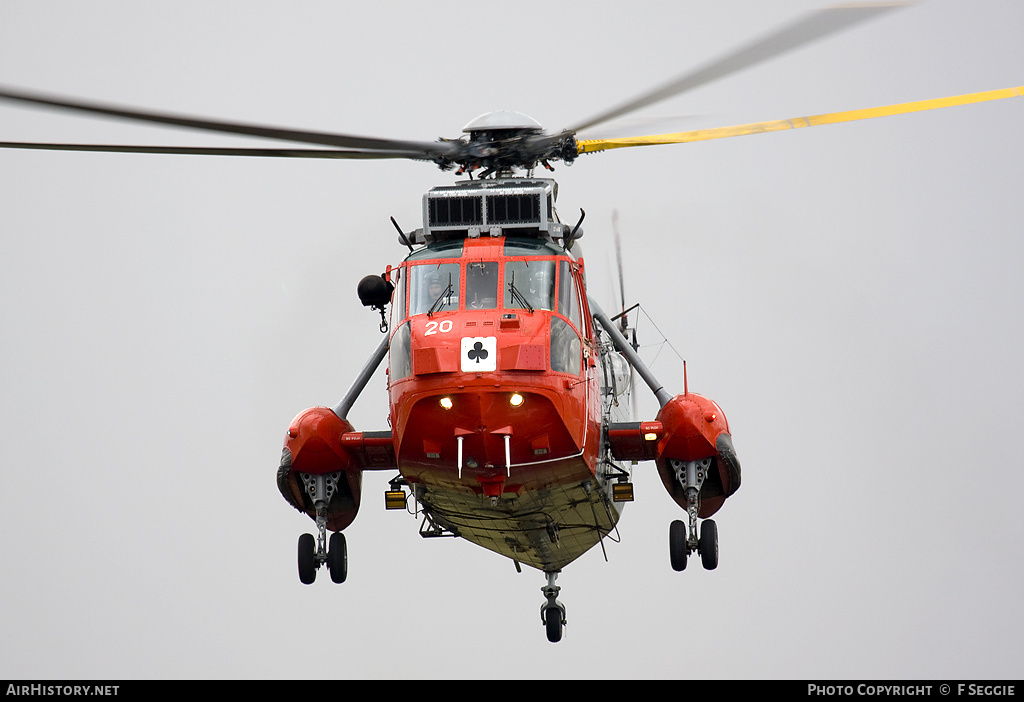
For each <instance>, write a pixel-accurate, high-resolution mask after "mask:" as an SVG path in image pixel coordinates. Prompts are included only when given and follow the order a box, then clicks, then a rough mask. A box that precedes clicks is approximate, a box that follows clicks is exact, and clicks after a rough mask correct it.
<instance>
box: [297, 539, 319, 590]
mask: <svg viewBox="0 0 1024 702" xmlns="http://www.w3.org/2000/svg"><path fill="white" fill-rule="evenodd" d="M317 565H318V564H317V562H316V539H314V538H313V535H312V534H303V535H302V536H300V537H299V580H300V581H302V584H303V585H312V584H313V581H314V580H316V567H317Z"/></svg>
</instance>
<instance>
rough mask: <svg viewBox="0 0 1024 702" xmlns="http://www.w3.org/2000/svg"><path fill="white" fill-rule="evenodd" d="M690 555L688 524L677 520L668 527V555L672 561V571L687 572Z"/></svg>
mask: <svg viewBox="0 0 1024 702" xmlns="http://www.w3.org/2000/svg"><path fill="white" fill-rule="evenodd" d="M688 554H689V548H688V546H687V544H686V524H684V523H683V522H681V521H679V520H678V519H676V520H675V521H673V522H672V523H671V524H670V525H669V527H668V555H669V558H670V559H671V560H672V570H686V556H687V555H688Z"/></svg>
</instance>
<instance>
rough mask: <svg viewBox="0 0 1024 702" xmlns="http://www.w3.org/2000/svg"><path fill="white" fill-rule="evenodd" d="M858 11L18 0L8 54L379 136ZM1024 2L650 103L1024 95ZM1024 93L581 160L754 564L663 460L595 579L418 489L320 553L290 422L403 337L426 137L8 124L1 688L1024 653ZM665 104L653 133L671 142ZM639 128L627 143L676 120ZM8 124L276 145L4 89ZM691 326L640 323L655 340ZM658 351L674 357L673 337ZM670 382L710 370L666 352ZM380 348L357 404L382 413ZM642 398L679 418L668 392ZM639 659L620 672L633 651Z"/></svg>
mask: <svg viewBox="0 0 1024 702" xmlns="http://www.w3.org/2000/svg"><path fill="white" fill-rule="evenodd" d="M824 4H825V3H821V2H811V1H810V0H775V1H773V2H771V3H765V2H755V1H752V0H749V1H739V0H720V1H719V2H715V3H706V2H691V1H689V0H686V1H677V2H672V3H667V2H666V3H648V4H646V5H645V6H642V7H641V8H640V9H637V8H636V7H634V6H627V5H626V4H623V3H611V2H562V3H546V2H530V1H527V2H517V3H514V4H511V5H510V4H508V3H479V2H450V3H443V4H437V3H418V2H415V3H414V2H400V3H388V2H381V3H375V4H367V5H366V6H362V7H358V8H348V9H346V8H343V7H342V4H341V3H334V2H269V1H267V2H264V1H247V2H241V1H238V2H216V3H210V2H197V1H189V0H185V1H181V0H179V1H176V2H163V1H157V2H147V3H135V2H115V1H110V2H97V3H75V2H49V1H47V0H34V1H32V2H27V1H20V0H7V1H5V2H3V3H0V83H3V84H8V85H16V86H21V87H26V88H33V89H38V90H46V91H51V92H56V93H63V94H68V95H76V96H81V97H88V98H93V99H96V100H105V101H111V102H117V103H122V104H127V105H136V106H140V107H149V108H154V109H165V110H167V109H169V110H175V111H180V112H185V113H189V114H196V115H202V116H209V117H214V118H223V119H234V120H243V121H250V122H259V123H266V124H272V125H280V126H290V127H299V128H307V129H320V130H333V131H341V132H346V133H351V134H365V135H368V136H383V137H394V138H402V139H412V140H430V139H433V138H435V137H438V136H447V137H454V136H458V135H459V133H460V130H461V128H462V126H463V125H464V124H465V123H466V122H468V121H469V120H470V119H472V118H473V117H475V116H477V115H478V114H480V113H482V112H486V111H489V110H492V109H515V110H519V111H522V112H524V113H526V114H528V115H530V116H532V117H533V118H535V119H537V120H538V121H539V122H541V123H542V124H543V125H544V126H545V127H546V128H549V129H552V130H554V129H558V128H560V127H563V126H565V125H568V124H571V123H573V122H576V121H579V120H581V119H583V118H586V117H588V116H590V115H592V114H594V113H597V112H599V111H600V110H602V109H604V108H606V107H608V106H611V105H613V104H616V103H618V102H620V101H622V100H625V99H627V98H629V97H631V96H633V95H634V94H636V93H638V92H640V91H642V90H643V89H645V88H647V87H650V86H653V85H656V84H658V83H661V82H663V81H665V80H666V79H668V78H670V77H672V76H673V75H675V74H677V73H679V72H681V71H682V70H685V69H687V68H692V67H695V66H698V65H700V64H701V63H703V62H705V61H707V60H710V59H712V58H715V57H716V56H717V55H719V54H720V53H722V52H724V51H726V50H728V49H730V48H733V47H735V46H737V45H739V44H741V43H743V42H745V41H748V40H750V39H753V38H755V37H758V36H760V35H761V34H763V33H765V32H767V31H769V30H771V29H773V28H775V27H776V26H778V25H781V24H783V23H785V22H787V21H790V20H792V19H795V18H796V17H799V16H800V15H801V14H802V13H804V12H806V11H809V10H811V9H817V8H819V7H822V6H823V5H824ZM1021 26H1024V5H1022V4H1021V3H1020V2H1019V1H1018V0H985V1H982V2H965V1H957V0H931V1H930V2H925V3H922V4H919V5H917V6H915V7H912V8H909V9H905V10H901V11H899V12H895V13H892V14H891V15H890V16H887V17H884V18H882V19H879V20H875V21H872V22H871V23H869V24H865V25H863V26H861V27H858V28H856V29H854V30H851V31H849V32H847V33H844V34H842V35H841V36H839V37H838V38H835V39H832V40H829V41H827V42H824V43H822V44H816V45H813V46H811V47H808V48H806V49H803V50H801V51H799V52H795V53H793V54H791V55H789V56H786V57H783V58H780V59H777V60H774V61H771V62H769V63H766V64H764V65H762V66H758V67H756V68H754V69H752V70H750V71H747V72H744V73H742V74H739V75H737V76H735V77H733V78H731V79H729V80H726V81H722V82H719V83H715V84H712V85H709V86H706V87H703V88H701V89H698V90H695V91H693V92H692V93H690V94H688V95H686V96H683V97H679V98H677V99H673V100H670V101H669V102H667V103H664V104H662V105H658V106H655V107H651V108H648V109H647V110H645V111H643V112H642V113H640V115H639V116H642V117H644V116H649V117H658V118H664V117H666V116H677V115H695V117H690V118H686V119H685V121H683V122H681V123H679V126H677V127H672V128H673V129H680V130H681V129H695V128H699V127H703V126H721V125H728V124H739V123H744V122H751V121H760V120H769V119H778V118H786V117H796V116H802V115H809V114H819V113H825V112H831V111H838V110H847V109H855V108H862V107H873V106H877V105H886V104H890V103H898V102H905V101H910V100H919V99H926V98H933V97H943V96H947V95H956V94H961V93H968V92H976V91H981V90H991V89H995V88H1003V87H1011V86H1017V85H1022V84H1024V54H1022V52H1021V48H1020V39H1019V30H1020V27H1021ZM1022 114H1024V99H1013V100H1005V101H1000V102H995V103H987V104H982V105H975V106H968V107H960V108H952V109H947V110H941V111H935V112H929V113H922V114H917V115H909V116H902V117H893V118H884V119H879V120H873V121H870V122H858V123H851V124H845V125H834V126H827V127H820V128H816V129H804V130H798V131H791V132H783V133H778V134H767V135H758V136H750V137H741V138H737V139H728V140H721V141H717V142H707V143H700V144H690V145H681V146H665V147H656V148H647V149H629V150H622V151H620V152H609V153H605V154H596V155H593V156H588V157H583V158H581V159H580V160H579V161H577V163H576V164H575V165H573V166H572V167H569V168H567V167H564V166H563V167H559V168H558V170H557V172H556V173H555V175H556V176H557V177H558V180H559V183H560V197H559V203H558V204H559V206H560V213H561V215H562V217H563V219H566V220H572V221H575V219H576V217H577V216H578V212H579V209H580V208H583V209H585V210H586V211H587V220H586V223H585V226H584V229H585V235H584V238H583V240H582V246H583V252H584V259H585V262H586V266H587V271H588V278H589V283H590V290H591V293H592V294H595V295H596V297H597V298H598V299H599V300H601V301H602V302H603V303H604V305H605V307H606V308H613V307H614V306H615V304H616V302H615V299H616V298H615V292H614V290H615V284H614V281H613V276H612V275H611V272H612V270H613V260H614V250H613V245H612V235H611V213H612V211H613V210H614V209H617V210H618V213H619V223H620V229H621V231H622V235H623V242H624V258H625V272H626V291H627V296H628V297H629V298H630V300H631V301H639V302H641V303H642V304H643V305H644V308H645V309H646V310H647V311H648V312H649V314H650V315H651V316H652V317H653V318H654V320H655V322H656V323H657V324H658V326H659V327H660V329H661V330H662V331H663V332H665V334H666V336H667V337H668V339H669V340H670V341H671V342H672V343H673V344H674V345H675V347H676V348H678V349H680V351H681V352H682V353H683V355H684V356H685V357H686V359H687V361H688V368H689V383H690V389H691V390H693V391H696V392H700V393H702V394H706V395H708V396H710V397H712V398H713V399H715V400H716V401H717V402H718V403H719V404H720V405H721V406H722V407H723V408H724V410H725V412H726V414H727V416H728V418H729V421H730V425H731V429H732V432H733V434H734V437H735V444H736V448H737V451H738V453H739V456H740V459H741V461H742V463H743V467H744V481H743V487H742V488H741V490H740V491H739V492H738V493H737V494H736V496H735V497H733V498H732V499H731V500H730V501H729V502H728V503H727V504H726V505H725V507H724V508H723V510H722V511H721V512H720V513H719V515H718V516H717V517H716V519H717V521H718V524H719V532H720V539H721V565H720V566H719V568H718V570H717V571H714V572H706V571H703V570H701V569H700V568H699V567H691V568H690V569H688V570H687V571H686V572H684V573H675V572H673V571H672V570H671V568H670V567H669V562H668V548H667V532H668V524H669V522H670V521H671V520H672V519H675V518H679V516H680V515H681V514H682V513H681V512H680V511H679V510H678V509H677V508H676V507H675V505H674V503H673V502H672V501H671V499H670V498H669V497H668V495H667V494H666V493H665V492H664V490H663V488H662V487H661V485H660V481H659V480H658V479H657V476H656V474H655V473H654V469H653V465H640V466H638V467H637V469H636V470H635V480H634V482H635V484H636V493H637V502H636V503H634V504H633V505H631V506H630V507H629V508H627V510H626V513H625V516H624V518H623V521H622V522H621V524H620V535H621V538H622V543H608V544H607V551H608V558H609V562H608V563H605V562H604V559H603V558H602V555H601V551H600V549H596V550H594V551H592V552H591V553H589V554H587V555H586V556H585V557H583V558H582V559H580V560H579V561H578V562H577V563H575V564H573V565H572V566H570V567H569V568H568V569H567V570H566V571H565V572H564V573H563V574H562V576H561V577H560V578H559V581H558V584H559V585H561V586H562V588H563V589H562V593H561V596H560V599H561V600H562V602H564V603H565V605H566V607H567V609H568V627H567V630H566V636H565V639H564V640H563V641H562V643H560V644H558V645H557V646H552V645H551V644H548V643H547V641H546V640H545V637H544V631H543V627H542V626H541V623H540V617H539V608H540V605H541V604H542V602H543V598H542V596H541V593H540V588H541V586H542V585H543V584H544V582H543V576H542V575H541V574H540V573H539V572H535V571H532V570H526V571H524V572H523V573H522V574H516V572H515V569H514V568H513V565H512V563H511V562H509V561H507V560H504V559H502V558H500V557H498V556H496V555H494V554H492V553H490V552H487V551H484V550H482V549H479V548H476V547H474V546H472V545H471V544H468V543H464V542H460V541H458V540H448V539H438V540H431V541H426V540H423V539H421V538H420V537H419V536H418V535H417V533H416V530H417V526H418V522H417V521H416V520H415V519H414V518H413V517H412V516H409V515H404V514H401V513H393V512H385V511H384V510H383V505H382V497H381V492H382V491H383V490H384V489H385V487H386V485H387V482H386V481H387V479H388V478H389V477H391V476H390V475H389V474H385V473H368V474H367V475H366V476H365V478H364V483H363V486H364V503H363V507H362V510H361V514H360V515H359V517H358V518H357V520H356V522H355V523H354V524H353V525H352V527H351V528H350V529H348V530H346V533H347V535H348V541H349V558H350V576H349V581H348V582H347V583H345V584H344V585H342V586H336V585H333V584H332V583H330V582H329V579H328V578H326V577H321V578H320V581H321V582H317V583H316V584H315V585H313V586H309V587H305V586H302V585H300V584H299V582H298V578H297V575H296V568H295V540H296V538H297V536H298V535H299V534H300V533H302V532H303V531H310V530H311V529H312V526H313V525H312V522H310V521H309V520H308V519H307V518H306V517H304V516H302V515H300V514H299V513H297V512H295V511H294V510H293V509H292V508H291V507H289V506H288V505H287V504H286V503H285V502H284V500H282V499H281V497H280V495H279V494H278V493H277V490H276V487H275V485H274V472H275V469H276V465H277V460H278V457H279V455H280V447H281V444H282V440H283V437H284V432H285V429H286V428H287V426H288V423H289V421H290V420H291V418H292V417H293V416H294V415H295V414H297V413H298V412H300V411H301V410H303V409H305V408H306V407H309V406H312V405H317V404H323V405H332V404H334V403H335V402H337V400H338V399H340V397H341V396H342V394H343V393H344V392H345V390H346V389H347V388H348V386H349V384H350V382H351V380H352V378H353V376H354V374H355V372H356V371H357V370H358V369H359V368H360V367H361V366H362V364H363V362H364V360H365V359H366V357H367V356H369V354H370V352H371V351H372V350H373V348H374V346H375V345H376V344H377V343H378V340H379V332H378V331H377V325H378V322H379V319H378V318H375V315H374V313H372V312H370V311H367V310H365V309H363V308H362V307H361V306H360V305H359V302H358V300H357V298H356V295H355V286H356V283H357V282H358V280H359V278H360V277H362V276H363V275H366V274H368V273H378V272H380V271H382V270H383V268H384V267H385V266H386V265H387V264H388V263H395V262H397V261H399V260H400V259H401V258H402V253H403V250H404V249H403V248H402V247H401V246H400V245H399V244H398V243H397V242H396V241H395V239H396V237H395V234H394V230H393V229H392V227H391V224H390V222H389V221H388V217H389V216H392V215H393V216H395V218H396V219H397V220H398V221H399V223H401V224H402V226H403V227H405V228H406V229H411V228H413V227H415V226H417V224H416V221H417V218H418V216H419V208H420V197H421V195H422V194H423V192H425V191H426V190H427V189H428V188H429V187H431V186H433V185H438V184H444V183H448V182H451V181H452V180H453V176H452V175H451V174H446V173H441V172H439V171H438V170H436V169H435V168H433V167H432V166H430V165H428V164H422V163H403V162H379V163H370V162H366V163H364V162H317V161H294V162H292V161H288V160H263V159H225V158H216V157H205V158H188V157H175V156H141V155H121V154H109V155H104V154H81V153H78V154H68V153H41V152H16V151H3V152H2V153H0V203H2V207H0V260H2V261H3V264H4V273H3V275H2V276H0V360H2V363H0V373H2V385H0V387H2V388H3V394H2V400H0V440H2V441H0V445H2V446H3V447H4V455H5V464H6V470H5V475H6V476H7V477H8V480H7V483H6V485H5V487H4V489H3V490H2V491H0V527H2V528H0V563H2V564H3V567H2V568H0V628H2V629H3V632H4V635H3V636H2V637H0V677H8V678H10V677H14V678H44V677H53V678H89V677H97V678H106V677H111V678H133V677H143V678H151V677H160V678H165V677H172V678H177V677H218V678H220V677H239V678H247V677H317V676H319V675H324V676H327V677H342V678H353V677H357V678H358V677H399V676H413V677H480V678H490V677H508V676H510V675H514V676H520V675H522V676H526V677H531V678H533V677H549V678H550V677H570V678H584V677H595V676H596V677H601V676H611V677H695V678H762V677H769V678H771V677H779V678H793V677H811V678H859V677H877V678H939V677H942V678H986V677H994V678H1020V677H1021V674H1022V672H1024V670H1022V664H1021V661H1022V660H1024V634H1022V631H1024V606H1022V605H1021V599H1020V596H1019V595H1020V592H1021V590H1022V586H1024V582H1022V581H1024V578H1022V570H1021V566H1020V564H1019V562H1020V555H1021V553H1022V552H1024V528H1022V527H1024V517H1022V514H1021V510H1020V509H1019V507H1018V504H1017V503H1018V501H1019V499H1020V498H1019V496H1020V494H1021V492H1022V491H1024V478H1022V477H1021V475H1022V474H1021V471H1020V470H1019V466H1020V452H1019V441H1018V440H1017V437H1018V436H1019V432H1020V426H1021V420H1022V419H1024V379H1022V374H1021V372H1020V370H1019V364H1020V359H1021V358H1022V356H1024V323H1022V321H1021V319H1022V313H1024V304H1022V299H1024V297H1022V293H1024V283H1022V282H1021V277H1020V275H1019V270H1020V266H1021V263H1022V262H1024V237H1022V236H1021V233H1022V228H1024V225H1022V224H1021V222H1022V218H1021V214H1020V206H1019V202H1020V193H1019V191H1020V184H1021V182H1024V145H1022V142H1021V139H1020V136H1019V130H1020V125H1021V116H1022ZM662 126H663V124H659V128H658V129H659V131H660V130H661V127H662ZM646 131H647V130H646V129H643V128H641V129H640V131H639V132H637V131H636V130H635V129H632V128H631V129H630V130H628V131H627V134H631V133H645V132H646ZM0 139H2V140H11V141H16V140H20V141H34V140H35V141H94V142H105V141H117V142H124V143H160V144H188V145H234V144H252V143H259V144H261V145H262V144H265V142H254V141H252V140H247V139H235V138H230V137H219V136H216V135H206V134H193V133H191V132H188V131H185V130H174V129H158V128H150V127H141V126H136V125H131V124H120V123H117V122H112V121H101V120H95V119H90V118H78V117H73V116H67V115H60V114H48V113H45V112H40V111H36V110H29V109H22V108H15V107H11V106H6V105H4V106H0ZM659 340H660V337H659V336H658V335H657V333H656V332H655V331H654V330H653V328H651V327H650V326H649V325H647V326H645V324H641V326H640V341H641V343H650V344H653V343H655V342H657V341H659ZM654 353H655V350H654V349H651V350H649V354H650V355H649V356H648V357H653V356H654ZM654 370H655V371H656V372H657V373H658V374H659V375H660V376H661V377H662V378H663V379H664V381H665V383H666V385H667V386H668V387H669V388H670V390H672V391H673V392H681V391H682V372H681V368H680V364H679V363H678V361H677V360H675V358H674V356H672V355H671V353H670V352H669V351H667V350H665V351H662V353H661V354H660V355H658V356H657V360H656V361H655V363H654ZM383 388H384V385H383V379H382V376H378V377H377V378H375V379H374V381H373V382H372V383H371V386H370V388H369V389H368V390H367V393H366V394H365V395H364V397H363V398H362V400H361V401H360V403H359V404H357V406H356V408H355V409H354V411H353V412H352V415H351V418H352V419H353V421H354V423H355V425H356V426H357V428H359V429H367V430H371V429H383V428H386V415H387V403H386V396H385V393H384V390H383ZM641 407H642V408H643V410H644V413H645V416H647V417H653V415H654V412H655V411H656V405H655V403H654V402H653V400H651V399H648V398H647V397H645V398H644V400H643V402H642V403H641ZM609 659H614V661H615V663H616V666H615V667H610V666H609V665H608V663H607V661H608V660H609Z"/></svg>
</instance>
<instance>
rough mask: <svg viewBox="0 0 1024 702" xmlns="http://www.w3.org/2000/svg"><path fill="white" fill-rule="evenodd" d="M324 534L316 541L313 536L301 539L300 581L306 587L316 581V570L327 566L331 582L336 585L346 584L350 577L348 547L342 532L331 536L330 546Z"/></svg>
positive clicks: (305, 536)
mask: <svg viewBox="0 0 1024 702" xmlns="http://www.w3.org/2000/svg"><path fill="white" fill-rule="evenodd" d="M324 536H325V535H324V534H321V535H320V538H319V539H314V538H313V535H312V534H303V535H302V536H300V537H299V580H300V581H302V583H303V584H304V585H311V584H312V583H313V581H314V580H316V569H317V568H319V567H320V566H322V565H323V564H325V563H326V564H327V570H328V571H329V572H330V573H331V580H333V581H334V582H336V583H343V582H345V578H347V577H348V546H347V545H346V543H345V535H344V534H342V533H341V532H340V531H336V532H334V533H333V534H331V539H330V543H329V546H327V545H325V544H326V539H325V538H324Z"/></svg>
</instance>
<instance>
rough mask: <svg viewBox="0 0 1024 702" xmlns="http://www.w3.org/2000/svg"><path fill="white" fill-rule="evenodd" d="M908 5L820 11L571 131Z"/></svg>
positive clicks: (600, 121) (650, 103) (856, 6)
mask: <svg viewBox="0 0 1024 702" xmlns="http://www.w3.org/2000/svg"><path fill="white" fill-rule="evenodd" d="M907 4H908V3H905V2H900V3H884V4H883V3H873V4H868V5H845V6H839V7H832V8H826V9H823V10H818V11H817V12H814V13H812V14H810V15H808V16H807V17H804V18H803V19H801V20H798V21H797V22H795V23H794V24H791V25H788V26H786V27H783V28H782V29H780V30H777V31H775V32H773V33H772V34H769V35H768V36H766V37H764V38H762V39H760V40H758V41H755V42H754V43H752V44H748V45H747V46H745V47H742V48H740V49H738V50H736V51H734V52H732V53H731V54H728V55H726V56H723V57H722V58H720V59H718V60H717V61H713V62H712V63H710V64H708V65H707V66H705V67H703V68H701V69H698V70H696V71H694V72H691V73H686V74H685V75H682V76H680V77H679V78H676V79H675V80H672V81H670V82H669V83H666V84H665V85H663V86H661V87H660V88H656V89H654V90H652V91H650V92H648V93H644V94H642V95H640V96H638V97H636V98H633V99H632V100H630V101H629V102H626V103H624V104H622V105H619V106H618V107H615V108H612V109H610V110H607V111H606V112H602V113H601V114H599V115H596V116H594V117H591V118H590V119H588V120H586V121H584V122H581V123H580V124H578V125H576V126H575V127H571V128H570V129H571V130H572V131H579V130H581V129H586V128H587V127H593V126H595V125H597V124H600V123H602V122H607V121H608V120H610V119H614V118H615V117H620V116H622V115H624V114H627V113H629V112H633V111H635V110H639V109H640V108H641V107H647V106H648V105H653V104H654V103H656V102H661V101H662V100H667V99H668V98H670V97H674V96H675V95H679V94H680V93H683V92H685V91H687V90H692V89H693V88H696V87H698V86H700V85H705V84H706V83H710V82H711V81H714V80H718V79H719V78H724V77H725V76H728V75H730V74H732V73H736V72H737V71H741V70H743V69H744V68H749V67H750V66H753V65H755V64H758V63H761V62H763V61H767V60H768V59H771V58H774V57H776V56H779V55H780V54H783V53H785V52H787V51H791V50H793V49H796V48H798V47H800V46H803V45H805V44H808V43H810V42H812V41H815V40H817V39H821V38H823V37H825V36H828V35H829V34H833V33H835V32H838V31H839V30H841V29H847V28H849V27H852V26H853V25H854V24H857V23H858V22H863V21H865V20H867V19H870V18H871V17H875V16H877V15H879V14H881V13H883V12H888V11H889V10H894V9H897V8H899V7H905V6H906V5H907Z"/></svg>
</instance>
